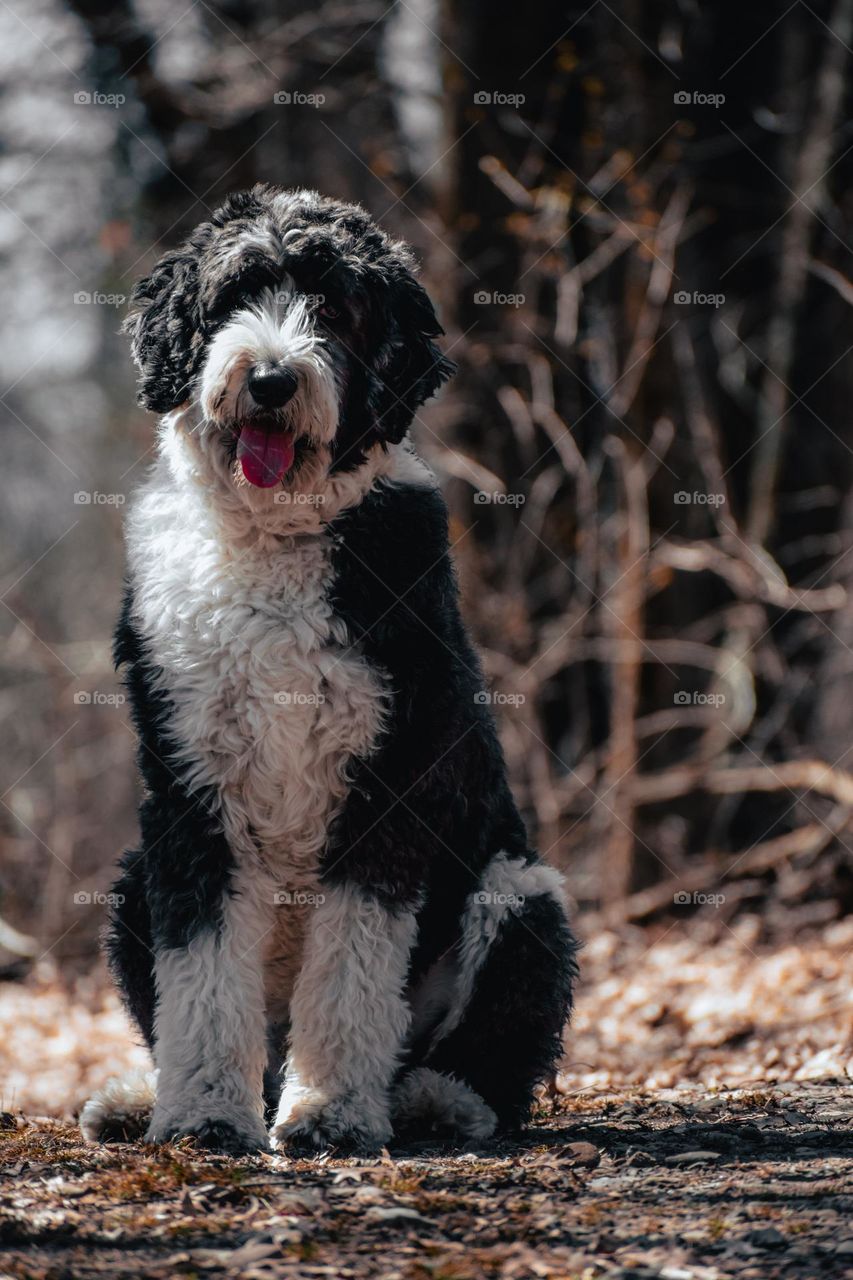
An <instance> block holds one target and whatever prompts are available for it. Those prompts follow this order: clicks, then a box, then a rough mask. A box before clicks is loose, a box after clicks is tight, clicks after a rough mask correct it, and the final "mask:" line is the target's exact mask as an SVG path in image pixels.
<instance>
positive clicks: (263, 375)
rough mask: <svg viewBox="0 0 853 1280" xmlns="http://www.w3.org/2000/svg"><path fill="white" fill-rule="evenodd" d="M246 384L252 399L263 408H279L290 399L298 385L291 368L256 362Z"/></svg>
mask: <svg viewBox="0 0 853 1280" xmlns="http://www.w3.org/2000/svg"><path fill="white" fill-rule="evenodd" d="M247 385H248V388H249V391H250V392H251V395H252V399H253V400H255V401H257V403H258V404H260V405H263V407H264V408H265V409H280V408H281V407H282V406H283V405H286V404H287V402H288V400H290V399H291V398H292V397H293V395H294V393H295V391H296V388H297V386H298V379H297V377H296V374H295V373H294V372H293V370H292V369H279V368H278V367H277V366H276V365H272V364H256V365H255V367H254V369H252V371H251V373H250V374H249V377H248V381H247Z"/></svg>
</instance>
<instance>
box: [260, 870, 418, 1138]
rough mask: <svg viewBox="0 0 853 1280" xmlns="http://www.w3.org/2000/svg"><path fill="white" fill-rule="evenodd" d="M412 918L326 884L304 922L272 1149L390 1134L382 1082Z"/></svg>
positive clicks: (391, 1065) (401, 1004)
mask: <svg viewBox="0 0 853 1280" xmlns="http://www.w3.org/2000/svg"><path fill="white" fill-rule="evenodd" d="M415 934H416V923H415V917H414V914H413V913H412V912H411V911H406V910H400V911H397V912H395V911H393V910H390V909H388V908H386V907H384V906H382V905H381V904H380V903H379V902H378V901H376V900H375V899H373V898H371V897H369V896H368V895H366V894H365V893H363V892H362V891H361V890H360V889H358V888H356V887H355V886H354V885H349V884H345V885H343V886H336V887H330V888H328V889H326V890H325V897H324V900H323V902H322V903H321V904H320V905H319V906H318V907H317V909H316V912H315V913H314V915H313V917H312V920H311V924H310V926H309V933H308V938H307V941H306V947H305V954H304V958H303V963H302V968H301V970H300V974H299V977H298V979H297V982H296V987H295V990H294V994H293V1001H292V1004H291V1035H290V1048H289V1053H288V1060H287V1067H286V1070H285V1079H284V1087H283V1090H282V1095H281V1100H280V1103H279V1108H278V1115H277V1117H276V1121H275V1124H274V1126H273V1129H272V1134H271V1139H272V1145H273V1147H275V1148H277V1149H280V1148H283V1147H286V1146H288V1145H290V1146H296V1147H301V1146H307V1147H312V1148H321V1147H328V1146H345V1147H360V1148H365V1147H366V1148H375V1147H377V1146H380V1145H382V1144H384V1143H386V1142H387V1141H388V1140H389V1138H390V1137H391V1122H390V1117H389V1100H388V1090H389V1085H390V1083H391V1079H392V1077H393V1074H394V1071H395V1069H396V1066H397V1063H398V1060H399V1055H400V1050H401V1047H402V1044H403V1040H404V1038H405V1035H406V1032H407V1030H408V1026H409V1008H408V1004H407V1002H406V999H405V995H404V988H405V984H406V976H407V972H408V967H409V955H410V952H411V948H412V944H413V943H414V940H415Z"/></svg>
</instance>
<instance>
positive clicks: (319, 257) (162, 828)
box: [82, 186, 575, 1151]
mask: <svg viewBox="0 0 853 1280" xmlns="http://www.w3.org/2000/svg"><path fill="white" fill-rule="evenodd" d="M413 267H414V264H413V259H412V256H411V254H410V251H409V250H408V249H407V248H406V247H405V246H404V245H402V244H400V243H398V242H395V241H394V240H392V239H390V238H389V237H388V236H387V235H386V234H385V233H384V232H383V231H381V230H380V229H379V228H378V227H377V226H376V225H375V224H374V223H373V222H372V221H371V220H370V218H369V217H368V216H367V214H366V213H365V212H364V211H363V210H362V209H360V208H358V207H356V206H354V205H349V204H341V203H338V202H335V201H332V200H328V199H325V198H322V197H320V196H318V195H316V194H314V193H312V192H305V191H298V192H286V191H283V190H280V189H278V188H275V187H270V186H259V187H256V188H254V189H253V190H252V191H250V192H246V193H242V194H239V195H235V196H232V197H231V198H230V199H229V200H228V201H227V203H226V204H225V205H224V206H223V207H222V208H221V209H219V210H218V211H217V213H216V214H215V215H214V216H213V218H212V219H211V221H210V222H206V223H204V224H203V225H201V226H200V227H198V228H197V230H196V231H195V232H194V233H193V234H192V235H191V236H190V238H189V239H188V240H187V242H186V243H185V244H184V245H183V247H182V248H180V249H178V250H177V251H176V252H174V253H170V254H168V255H167V256H166V257H165V258H163V260H162V261H161V262H160V263H159V264H158V266H157V267H156V268H155V269H154V271H153V273H152V274H151V275H150V276H149V277H148V278H147V279H145V280H142V281H141V282H140V283H139V284H138V285H137V286H136V288H135V290H134V293H133V298H132V303H133V306H132V314H131V316H130V318H129V320H128V321H127V329H128V331H129V332H130V334H131V337H132V345H133V354H134V357H135V360H136V363H137V365H138V367H139V371H140V375H141V401H142V403H143V404H144V405H146V406H147V407H148V408H149V409H153V410H156V411H157V412H159V413H161V414H164V415H165V416H164V417H163V418H162V421H161V424H160V431H159V455H158V459H157V461H156V463H155V465H154V466H153V468H152V470H151V472H150V475H149V477H148V479H147V480H146V482H145V484H144V485H143V487H142V490H141V492H140V493H139V495H138V497H137V498H136V501H135V503H134V506H133V508H132V511H131V514H130V517H129V521H128V529H127V542H128V558H129V577H128V587H127V594H126V598H125V603H124V611H123V613H122V617H121V621H120V623H119V626H118V631H117V635H116V649H115V652H116V659H117V662H118V663H121V664H123V665H124V667H125V670H126V679H127V685H128V688H129V691H130V695H131V700H132V706H133V714H134V719H135V723H136V728H137V730H138V734H139V742H140V752H139V762H140V766H141V770H142V774H143V778H144V782H145V797H144V800H143V802H142V806H141V829H142V838H141V847H140V849H138V850H135V851H133V852H130V853H127V854H126V855H125V856H124V859H123V862H122V871H121V875H120V877H119V879H118V881H117V882H116V884H115V886H114V889H115V894H116V898H115V902H117V903H118V905H117V906H116V907H115V908H114V912H113V918H112V921H111V926H110V932H109V937H108V954H109V959H110V963H111V966H112V970H113V973H114V975H115V978H116V980H117V982H118V985H119V987H120V989H121V991H122V994H123V997H124V999H125V1001H126V1003H127V1006H128V1008H129V1010H130V1012H131V1014H132V1016H133V1018H134V1019H135V1021H136V1023H137V1024H138V1025H139V1027H140V1028H141V1031H142V1033H143V1035H144V1037H145V1039H146V1041H147V1042H148V1044H149V1045H150V1047H151V1050H152V1053H153V1057H154V1062H155V1065H156V1071H154V1072H152V1073H151V1075H150V1076H148V1077H146V1078H144V1079H137V1080H129V1081H113V1082H111V1083H110V1084H109V1085H108V1086H107V1087H106V1088H105V1089H104V1090H103V1091H102V1092H101V1093H100V1094H98V1095H97V1096H96V1097H95V1098H93V1099H92V1100H91V1101H90V1102H89V1103H87V1105H86V1107H85V1108H84V1110H83V1114H82V1127H83V1132H84V1134H85V1135H86V1137H87V1138H89V1139H91V1140H103V1139H105V1138H108V1137H110V1136H116V1135H118V1134H121V1133H122V1132H130V1131H132V1130H133V1129H134V1126H136V1128H137V1131H139V1132H144V1133H146V1134H147V1137H148V1139H149V1140H152V1141H165V1140H168V1139H172V1138H175V1137H177V1136H181V1135H193V1136H195V1138H196V1139H198V1140H199V1141H200V1142H201V1143H203V1144H205V1145H207V1146H211V1147H214V1148H220V1149H224V1150H228V1151H243V1150H251V1149H257V1148H267V1147H268V1146H269V1145H270V1143H271V1144H272V1147H273V1148H275V1149H286V1148H288V1147H291V1146H292V1147H300V1146H307V1147H309V1148H317V1147H326V1146H330V1145H332V1146H336V1147H338V1146H343V1147H345V1146H355V1147H358V1146H368V1147H369V1146H376V1145H377V1144H381V1143H385V1142H387V1141H388V1140H389V1139H390V1138H391V1137H392V1134H393V1133H395V1132H397V1133H403V1132H416V1131H417V1130H418V1129H421V1130H424V1129H426V1130H430V1129H439V1130H447V1131H451V1132H455V1133H457V1134H458V1135H460V1136H463V1137H467V1138H480V1137H486V1136H488V1135H489V1134H490V1133H492V1132H493V1130H494V1129H495V1128H496V1126H498V1125H503V1126H515V1125H517V1124H518V1123H520V1122H521V1121H522V1120H523V1119H524V1117H525V1115H526V1114H527V1112H528V1109H529V1106H530V1103H531V1098H532V1093H533V1089H534V1086H535V1085H536V1083H537V1082H538V1081H540V1080H542V1079H543V1078H544V1077H545V1076H546V1075H547V1074H548V1073H549V1071H550V1070H551V1069H552V1067H553V1066H554V1064H555V1062H556V1060H557V1058H558V1056H559V1053H560V1048H561V1033H562V1030H563V1027H564V1024H565V1022H566V1019H567V1016H568V1013H569V1009H570V1003H571V987H572V980H573V977H574V973H575V961H574V954H575V944H574V941H573V938H572V934H571V932H570V929H569V925H568V923H567V919H566V914H565V909H564V905H563V901H562V898H561V892H560V883H561V882H560V877H559V875H558V874H557V873H556V872H555V871H554V870H552V869H551V868H549V867H547V866H545V865H543V864H542V863H540V862H539V861H537V859H536V857H535V855H534V854H533V853H532V852H531V851H530V849H529V847H528V843H527V839H526V836H525V830H524V826H523V824H522V821H521V819H520V817H519V814H518V811H517V810H516V807H515V804H514V802H513V799H512V796H511V794H510V791H509V789H508V786H507V781H506V776H505V767H504V762H503V758H502V755H501V750H500V747H499V745H498V741H497V738H496V734H495V729H494V726H493V723H492V718H491V714H490V712H489V708H488V706H487V705H485V702H486V699H485V698H484V696H483V676H482V673H481V669H480V666H479V663H478V660H477V658H476V656H475V654H474V652H473V650H472V646H471V643H470V641H469V639H468V637H467V635H466V632H465V629H464V627H463V624H462V621H461V619H460V615H459V609H458V602H457V589H456V582H455V579H454V570H453V566H452V563H451V559H450V554H449V547H448V532H447V513H446V509H445V506H444V502H443V500H442V497H441V494H440V493H439V491H438V489H437V487H436V483H435V480H434V478H433V476H432V474H431V473H430V472H429V470H428V469H427V467H426V466H425V465H424V463H423V462H422V461H421V460H420V459H419V458H418V457H417V455H416V454H415V453H414V452H413V450H412V448H411V447H410V445H409V444H408V443H407V442H406V433H407V430H408V427H409V425H410V423H411V421H412V418H413V415H414V414H415V412H416V410H417V409H418V407H419V406H420V405H421V404H422V403H423V402H424V401H425V400H426V399H427V398H428V397H429V396H431V395H432V394H433V392H434V391H435V390H436V389H437V388H438V387H439V385H440V384H441V383H442V382H443V381H444V380H445V379H446V378H448V377H449V376H450V374H451V372H452V365H451V364H450V363H449V361H447V360H446V359H445V358H444V357H443V356H442V355H441V353H440V352H439V350H438V349H437V347H436V346H435V345H434V343H433V339H434V338H436V337H437V336H438V335H440V334H441V332H442V330H441V328H440V326H439V324H438V322H437V320H436V318H435V313H434V311H433V308H432V305H431V303H430V301H429V299H428V297H427V295H426V293H425V292H424V290H423V289H422V288H421V286H420V285H419V284H418V283H417V282H416V281H415V279H414V275H413ZM276 1084H277V1085H278V1087H277V1089H276V1092H275V1095H274V1096H273V1090H274V1089H275V1087H276ZM265 1107H266V1108H271V1109H272V1128H271V1131H270V1132H269V1133H268V1130H267V1126H266V1123H265ZM140 1126H141V1128H140Z"/></svg>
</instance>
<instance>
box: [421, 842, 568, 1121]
mask: <svg viewBox="0 0 853 1280" xmlns="http://www.w3.org/2000/svg"><path fill="white" fill-rule="evenodd" d="M576 950H577V944H576V942H575V940H574V937H573V936H572V933H571V930H570V928H569V923H568V920H567V917H566V910H565V906H564V903H563V898H562V892H561V878H560V876H559V875H558V873H557V872H556V871H554V870H553V869H552V868H550V867H546V866H544V865H542V864H541V863H535V862H534V863H529V862H526V861H525V860H524V859H523V858H513V859H510V858H508V857H507V856H506V855H505V854H499V855H498V856H497V857H495V858H494V859H493V860H492V862H491V863H490V864H489V866H488V867H487V868H486V871H485V873H484V875H483V878H482V881H481V884H480V888H479V889H478V891H477V892H475V893H473V894H472V895H471V896H470V897H469V899H468V901H467V903H466V909H465V913H464V916H463V920H462V938H461V942H460V946H459V954H458V963H459V974H458V980H457V988H456V991H455V994H454V999H453V1002H452V1005H451V1008H450V1009H449V1011H448V1013H447V1014H446V1015H445V1017H444V1018H443V1020H442V1022H441V1023H440V1025H439V1027H438V1029H437V1031H436V1033H435V1035H434V1036H433V1039H432V1044H431V1047H430V1050H429V1051H428V1053H427V1055H426V1058H425V1060H424V1062H423V1065H424V1066H426V1067H428V1068H430V1069H431V1071H432V1072H440V1073H441V1074H442V1075H445V1076H450V1077H452V1078H453V1079H454V1080H455V1081H458V1082H460V1083H463V1082H464V1084H465V1085H467V1086H469V1087H470V1088H471V1089H473V1090H474V1091H475V1093H476V1094H478V1095H479V1097H480V1098H482V1099H483V1101H484V1102H485V1103H486V1104H487V1106H488V1107H490V1108H491V1109H492V1110H493V1111H494V1112H495V1114H496V1115H497V1118H498V1121H499V1123H500V1125H501V1126H502V1127H505V1128H515V1127H517V1126H518V1125H520V1124H522V1123H523V1122H524V1121H525V1119H526V1118H527V1115H528V1113H529V1110H530V1105H531V1102H532V1099H533V1090H534V1088H535V1086H536V1085H537V1084H538V1083H540V1082H541V1081H543V1080H544V1079H546V1078H547V1077H548V1075H549V1074H550V1072H551V1071H553V1070H554V1068H555V1066H556V1064H557V1062H558V1060H559V1058H560V1054H561V1052H562V1033H563V1029H564V1027H565V1025H566V1023H567V1021H568V1017H569V1013H570V1011H571V1002H572V984H573V981H574V978H575V975H576V971H577V969H576V964H575V952H576Z"/></svg>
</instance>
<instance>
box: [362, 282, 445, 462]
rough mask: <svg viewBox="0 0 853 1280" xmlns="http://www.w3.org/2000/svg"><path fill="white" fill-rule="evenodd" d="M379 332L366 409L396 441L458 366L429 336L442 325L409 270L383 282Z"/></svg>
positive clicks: (380, 429)
mask: <svg viewBox="0 0 853 1280" xmlns="http://www.w3.org/2000/svg"><path fill="white" fill-rule="evenodd" d="M381 324H382V336H381V340H380V343H379V346H378V349H377V353H376V357H375V359H374V362H373V367H372V370H371V375H370V378H369V379H368V381H369V389H368V411H369V412H370V414H371V416H372V417H373V420H374V423H375V429H376V432H377V434H378V435H379V437H380V438H381V439H385V440H388V441H390V442H393V443H397V442H399V441H400V440H402V439H403V436H404V435H405V434H406V432H407V431H408V429H409V426H410V424H411V421H412V418H413V417H414V416H415V413H416V412H417V410H418V409H419V408H420V406H421V405H422V404H423V403H424V401H425V400H428V399H429V397H430V396H431V395H433V394H434V393H435V392H436V391H437V390H438V388H439V387H440V386H441V384H442V383H443V382H446V381H447V379H448V378H450V377H452V376H453V374H454V372H455V371H456V366H455V364H454V363H453V361H452V360H448V359H447V357H446V356H443V355H442V354H441V352H440V351H439V349H438V347H437V346H436V345H435V343H434V342H433V341H432V339H433V338H438V337H440V336H441V335H442V334H443V333H444V330H443V329H442V327H441V325H440V324H439V323H438V320H437V318H436V314H435V310H434V309H433V305H432V303H431V302H430V300H429V296H428V295H427V292H426V290H425V289H424V288H423V287H422V286H421V285H420V284H418V282H417V280H416V279H415V278H414V276H413V275H412V274H411V272H410V271H409V270H408V269H405V268H404V269H402V270H401V271H400V272H399V274H397V275H396V277H395V278H392V279H391V280H390V281H387V292H386V297H385V306H384V307H383V316H382V321H381Z"/></svg>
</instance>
